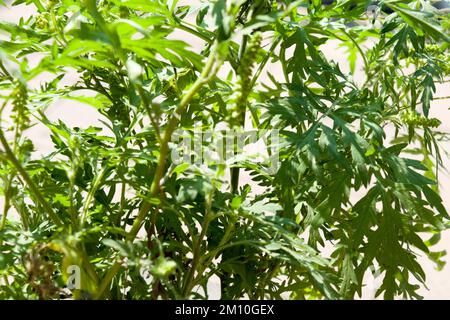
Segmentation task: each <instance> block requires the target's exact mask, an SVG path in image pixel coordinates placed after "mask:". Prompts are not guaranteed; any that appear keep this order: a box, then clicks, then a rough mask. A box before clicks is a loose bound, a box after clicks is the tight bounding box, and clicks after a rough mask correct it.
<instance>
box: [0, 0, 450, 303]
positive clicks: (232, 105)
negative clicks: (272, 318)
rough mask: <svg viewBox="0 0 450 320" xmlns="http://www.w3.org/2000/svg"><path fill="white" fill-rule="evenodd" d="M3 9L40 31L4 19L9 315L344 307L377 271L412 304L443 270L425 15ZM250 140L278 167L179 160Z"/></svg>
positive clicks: (431, 20) (213, 6) (251, 1)
mask: <svg viewBox="0 0 450 320" xmlns="http://www.w3.org/2000/svg"><path fill="white" fill-rule="evenodd" d="M4 2H5V1H0V4H1V6H2V8H5V6H11V7H13V8H14V7H15V6H17V5H24V4H27V5H29V6H32V7H33V8H34V9H35V13H34V14H33V15H31V16H30V17H29V18H26V19H21V20H20V21H19V22H18V23H10V22H4V21H0V34H1V38H0V102H1V127H0V143H1V151H0V181H1V183H0V191H1V194H2V197H3V201H2V211H1V220H0V221H1V224H0V298H2V299H38V298H40V299H58V298H73V299H181V298H183V299H206V298H208V297H209V296H210V295H211V292H208V288H209V287H210V286H208V284H209V283H211V282H213V279H216V280H214V281H215V282H216V283H219V284H220V288H218V289H217V290H218V291H220V294H221V297H222V298H224V299H238V298H250V299H262V298H272V299H279V298H290V299H322V298H327V299H342V298H346V299H352V298H357V297H358V296H361V295H362V291H363V287H364V285H365V281H366V280H365V275H367V273H370V272H371V273H373V274H376V275H379V276H380V277H382V279H383V280H382V285H381V286H380V287H379V289H378V291H377V295H383V297H384V298H386V299H393V298H395V297H404V298H420V296H419V295H418V293H417V290H418V289H419V288H420V287H421V286H423V285H426V279H425V273H424V271H423V269H422V266H421V265H420V264H419V263H418V259H417V257H418V255H426V256H428V257H429V258H430V259H431V260H433V261H434V262H436V263H437V265H438V267H442V265H443V260H442V258H443V256H444V254H445V253H444V252H436V251H434V250H433V246H434V245H435V244H436V243H437V242H438V241H439V238H440V234H441V231H442V230H444V229H445V228H447V226H448V215H447V212H446V209H445V208H444V206H443V203H442V199H441V198H440V196H439V185H438V179H437V177H438V176H437V172H439V170H440V167H441V165H442V158H441V150H440V148H439V141H440V138H441V137H442V135H441V134H440V132H439V131H438V130H439V125H440V121H439V120H437V119H433V118H431V117H430V113H429V111H430V108H431V102H432V100H433V98H434V97H435V91H436V88H435V83H436V82H437V81H447V80H446V79H447V77H448V74H449V69H448V66H449V63H448V44H449V39H450V37H449V25H450V24H449V16H448V13H446V12H445V11H440V10H437V9H435V8H434V7H433V1H394V0H392V1H391V0H386V1H379V2H377V3H375V4H374V3H372V2H371V1H353V0H338V1H324V2H323V3H322V1H291V0H286V1H275V0H273V1H272V0H245V1H244V0H241V1H239V0H214V1H198V2H195V3H188V4H182V3H181V1H180V2H179V1H176V0H152V1H149V0H133V1H131V0H100V1H96V0H80V1H74V0H61V1H45V0H16V1H14V2H13V3H9V4H5V3H4ZM369 7H370V10H368V8H369ZM369 11H370V12H369ZM191 43H195V44H196V45H190V44H191ZM330 43H331V44H333V45H334V46H335V47H336V48H337V47H342V48H344V49H345V52H347V53H346V54H347V58H348V61H349V63H348V66H347V65H345V66H344V65H342V64H341V65H340V64H338V63H337V62H335V61H334V60H333V59H332V57H331V55H330V52H329V51H327V50H329V49H326V48H327V47H326V46H327V45H328V44H330ZM328 48H329V47H328ZM360 62H361V63H360ZM347 67H348V68H347ZM345 68H347V69H345ZM271 70H272V71H271ZM273 70H277V72H273ZM343 70H348V71H343ZM38 77H39V78H38ZM361 77H362V79H361ZM37 79H40V80H39V81H37ZM358 79H359V80H358ZM36 82H38V85H36ZM68 101H77V102H80V103H84V104H87V105H89V106H91V107H92V108H94V109H95V110H96V112H97V114H98V120H99V122H98V123H101V124H102V126H92V125H86V123H85V122H84V121H80V124H79V126H76V127H74V126H70V125H68V124H67V123H65V122H63V121H55V120H52V119H51V117H49V115H48V109H49V107H50V106H53V107H55V106H56V107H57V108H65V107H68V106H72V107H73V104H72V105H71V104H68ZM75 106H76V105H75ZM73 108H75V107H73ZM80 118H81V119H82V118H83V115H82V114H80ZM35 126H41V127H44V128H46V129H47V131H48V132H49V137H41V138H39V137H35V136H32V135H30V132H31V131H30V130H32V128H33V127H35ZM249 128H250V129H252V130H257V131H258V130H273V131H275V130H276V131H277V132H278V133H279V141H278V142H276V143H275V142H273V141H272V142H270V141H269V140H266V141H265V144H264V146H263V147H262V149H264V150H261V154H263V153H265V152H266V151H267V153H269V157H263V159H262V160H261V161H256V160H255V161H253V158H251V157H246V156H243V155H242V154H240V153H239V150H238V149H237V148H234V146H232V147H231V148H232V150H231V154H232V161H225V162H221V161H218V160H217V159H215V158H214V157H207V158H205V157H203V156H202V155H203V154H204V153H208V152H209V151H211V150H210V149H211V145H210V144H209V143H208V141H209V140H208V139H206V140H205V141H202V142H200V143H196V146H197V147H198V148H197V149H195V152H193V153H192V154H188V155H186V157H184V158H183V159H185V161H183V162H181V163H179V162H176V161H174V158H173V153H174V151H176V150H178V147H179V146H178V145H177V140H176V139H174V136H175V132H179V131H181V132H184V133H186V135H187V136H189V135H191V134H193V133H194V131H195V130H197V129H199V130H201V131H203V132H206V131H208V132H212V134H211V135H210V136H211V137H212V138H214V136H215V134H217V133H218V132H221V131H223V130H225V131H226V130H233V131H238V130H249ZM212 138H211V139H212ZM36 139H51V142H52V144H53V147H52V149H51V150H46V151H45V152H43V153H42V152H39V151H40V150H36V148H35V147H34V145H33V143H35V142H36ZM274 144H276V146H275V145H274ZM272 147H276V148H275V149H276V150H277V151H276V152H277V153H278V159H279V163H278V165H277V170H275V171H271V170H267V169H268V168H269V167H270V166H272V163H271V161H272V160H271V159H273V158H272V157H270V154H272V155H273V153H272V152H271V151H270V150H273V148H272ZM198 150H200V151H198ZM37 151H38V152H37ZM228 151H229V150H228ZM269 151H270V152H269ZM199 152H200V154H199ZM409 153H414V154H415V156H414V157H411V156H409V155H408V154H409ZM192 159H194V160H198V159H204V160H203V161H201V162H198V161H191V160H192ZM205 159H206V160H205ZM329 253H331V254H329ZM217 279H219V280H217Z"/></svg>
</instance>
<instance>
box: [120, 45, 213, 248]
mask: <svg viewBox="0 0 450 320" xmlns="http://www.w3.org/2000/svg"><path fill="white" fill-rule="evenodd" d="M216 54H217V45H216V46H214V48H213V50H212V51H211V54H210V56H209V58H208V61H207V62H206V64H205V68H204V69H203V72H202V73H201V75H200V77H199V78H198V79H197V81H195V82H194V84H193V85H192V87H191V88H190V89H189V91H188V92H187V93H186V94H185V95H184V96H183V98H182V100H181V102H180V104H179V106H178V107H177V108H176V110H175V112H174V114H173V115H172V117H171V118H170V119H169V121H168V123H167V126H166V129H165V131H164V137H163V140H162V143H161V145H160V151H159V157H158V164H157V166H156V170H155V175H154V177H153V181H152V185H151V187H150V198H152V197H154V196H156V195H157V194H158V193H159V190H160V187H161V185H160V184H161V179H162V176H163V174H164V170H165V167H166V161H167V156H168V153H169V143H170V141H171V139H172V134H173V132H174V131H175V129H176V126H177V124H178V123H179V121H180V118H181V116H182V114H183V113H184V111H185V109H186V108H187V106H188V105H189V103H190V102H191V100H192V98H193V97H194V96H195V94H196V93H197V92H198V91H199V90H200V89H201V88H202V86H203V85H204V84H205V83H207V82H208V81H209V80H210V78H211V77H212V76H213V75H214V74H215V72H213V73H212V74H210V73H211V71H212V70H213V67H214V63H215V61H216ZM151 206H152V204H151V203H149V202H144V204H143V206H142V207H141V209H140V210H139V213H138V216H137V217H136V219H135V221H134V223H133V226H132V227H131V230H130V232H129V237H128V238H129V240H131V241H132V240H134V238H136V235H137V233H138V232H139V229H140V228H141V224H142V222H143V221H144V219H145V217H146V216H147V213H148V211H149V210H150V208H151Z"/></svg>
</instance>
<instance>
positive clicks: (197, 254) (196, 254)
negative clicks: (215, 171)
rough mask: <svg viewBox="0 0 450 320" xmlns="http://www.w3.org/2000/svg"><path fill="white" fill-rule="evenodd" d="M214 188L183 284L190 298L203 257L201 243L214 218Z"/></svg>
mask: <svg viewBox="0 0 450 320" xmlns="http://www.w3.org/2000/svg"><path fill="white" fill-rule="evenodd" d="M213 193H214V189H213V190H212V191H211V192H210V193H209V195H208V198H207V201H206V212H205V217H204V218H203V223H202V226H201V232H200V236H199V237H198V239H197V241H195V245H194V249H193V258H192V265H191V268H190V269H189V271H188V274H187V275H186V280H185V283H184V286H183V297H185V298H189V297H188V295H189V293H190V292H191V290H192V288H193V286H194V282H195V281H194V280H195V271H196V270H197V266H198V263H199V262H200V259H201V245H202V242H203V238H204V237H205V235H206V231H207V230H208V227H209V223H210V222H211V220H212V210H211V209H212V197H213Z"/></svg>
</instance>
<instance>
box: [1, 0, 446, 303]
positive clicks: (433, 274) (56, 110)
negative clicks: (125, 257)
mask: <svg viewBox="0 0 450 320" xmlns="http://www.w3.org/2000/svg"><path fill="white" fill-rule="evenodd" d="M33 12H34V7H27V6H24V5H20V6H18V7H15V8H14V10H11V9H6V8H0V21H11V22H18V21H19V19H20V17H24V18H27V17H29V16H30V15H31V14H32V13H33ZM174 36H175V37H179V38H180V39H183V40H185V41H186V42H188V43H189V44H191V45H192V46H193V47H194V48H195V49H197V48H200V47H201V45H202V43H201V42H199V41H198V40H197V39H195V38H192V37H191V36H190V35H188V34H185V33H181V32H180V33H179V34H175V35H174ZM1 38H2V35H1V33H0V39H1ZM322 50H323V51H324V53H325V54H326V56H327V57H328V58H329V59H332V60H335V61H337V62H339V64H341V65H342V70H344V71H345V70H348V67H347V61H346V59H345V57H346V55H345V53H344V52H343V51H342V50H339V49H337V48H336V46H334V45H333V44H331V45H327V46H325V47H324V48H322ZM359 66H360V65H359ZM269 68H270V70H271V73H273V74H275V75H276V74H277V68H276V66H271V67H269ZM46 76H48V75H42V76H41V77H40V79H37V80H36V84H37V83H39V80H44V79H46ZM73 80H74V77H73V75H70V74H68V75H67V76H66V77H65V78H64V81H67V83H70V82H72V81H73ZM436 87H437V93H436V97H444V96H449V95H450V84H449V83H448V82H447V83H445V84H437V85H436ZM449 107H450V100H449V99H446V100H437V101H435V102H433V103H432V108H431V111H430V113H431V116H433V117H437V118H439V119H440V120H441V121H442V126H441V130H442V131H445V132H447V133H450V111H449ZM47 115H48V117H49V119H50V120H58V119H61V120H63V121H64V122H66V123H67V124H68V125H69V126H78V127H88V126H89V125H95V126H102V127H104V126H103V125H102V124H101V123H100V122H99V121H98V119H99V118H101V116H100V115H99V114H98V113H97V112H96V111H95V110H94V109H93V108H92V107H89V106H87V105H84V104H81V103H74V102H68V101H64V103H55V104H54V105H52V106H51V107H50V108H49V109H48V111H47ZM28 136H29V137H30V138H31V139H32V140H33V142H34V144H35V147H36V149H37V154H39V153H42V154H45V153H47V152H48V151H49V150H51V148H52V143H51V141H50V139H49V131H48V130H47V129H46V128H45V127H44V126H39V125H38V126H35V127H33V128H31V129H30V130H28ZM442 148H443V151H447V152H450V143H449V142H447V143H443V144H442ZM449 161H450V158H449V157H448V156H445V161H444V166H445V167H446V168H447V169H450V168H448V167H447V164H448V163H449ZM243 182H244V183H245V181H243ZM440 183H441V192H442V193H441V196H442V198H443V199H444V202H445V206H446V208H447V209H448V210H450V177H449V176H448V175H446V174H441V176H440ZM2 206H3V203H2V199H0V207H2ZM441 250H447V251H450V230H448V231H446V232H444V234H443V237H442V240H441V242H440V243H439V244H438V245H437V246H435V247H434V250H433V251H441ZM449 254H450V253H449ZM445 260H446V261H447V262H448V263H447V264H446V266H445V267H444V269H443V270H441V271H437V270H436V269H435V266H434V264H433V263H432V262H430V261H429V260H428V259H427V258H426V257H421V258H420V261H419V263H420V264H421V265H422V266H423V268H424V270H425V272H426V275H427V283H428V289H426V288H422V289H421V290H420V293H421V294H422V295H423V296H424V297H425V299H450V258H449V257H446V258H445ZM379 280H380V279H373V278H372V277H371V276H370V275H369V276H368V277H367V287H366V290H364V295H363V298H364V299H373V297H374V292H375V290H376V288H377V287H378V285H379ZM217 285H218V283H216V282H215V281H212V283H211V284H210V285H208V287H209V288H210V290H208V291H209V292H211V291H212V292H211V297H210V298H219V297H218V295H217V291H216V289H217Z"/></svg>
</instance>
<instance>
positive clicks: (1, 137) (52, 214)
mask: <svg viewBox="0 0 450 320" xmlns="http://www.w3.org/2000/svg"><path fill="white" fill-rule="evenodd" d="M0 142H1V143H2V145H3V148H4V149H5V155H6V158H7V159H8V160H9V161H10V162H11V163H12V165H13V166H14V167H15V168H16V169H17V171H18V172H19V174H20V175H21V176H22V178H23V179H24V180H25V182H26V184H27V185H28V187H29V188H30V191H31V192H32V194H33V195H34V197H35V198H36V200H37V201H38V202H39V204H40V205H41V206H42V207H43V208H44V210H45V211H46V212H47V214H48V216H49V217H50V219H51V220H52V221H53V222H54V223H55V224H56V225H57V226H58V227H63V226H64V224H63V222H62V221H61V219H60V218H59V217H58V216H57V215H56V213H55V212H54V211H53V208H52V207H51V206H50V205H49V204H48V202H47V200H45V198H44V196H43V195H42V193H41V191H39V189H38V187H37V186H36V185H35V183H34V182H33V180H32V179H31V177H30V176H29V175H28V172H26V170H25V169H24V168H23V167H22V165H21V164H20V162H19V160H17V158H16V156H15V155H14V153H13V152H12V151H11V148H10V147H9V144H8V142H7V141H6V138H5V136H4V135H3V130H1V129H0Z"/></svg>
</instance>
